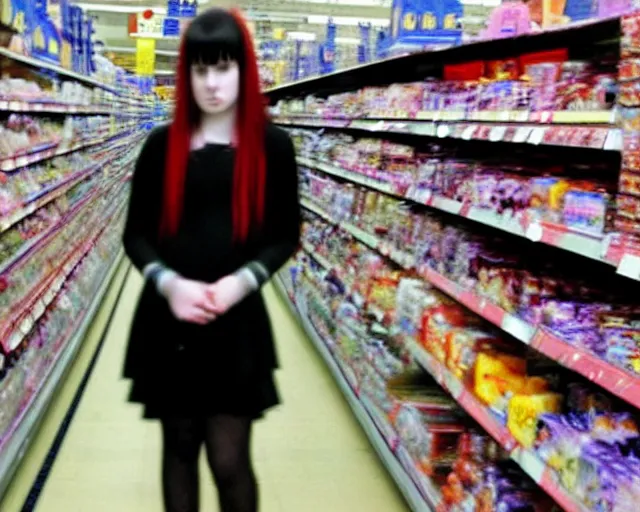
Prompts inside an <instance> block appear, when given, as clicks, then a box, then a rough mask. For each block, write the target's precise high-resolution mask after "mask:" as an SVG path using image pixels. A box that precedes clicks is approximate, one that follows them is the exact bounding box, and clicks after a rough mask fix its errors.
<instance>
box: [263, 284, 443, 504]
mask: <svg viewBox="0 0 640 512" xmlns="http://www.w3.org/2000/svg"><path fill="white" fill-rule="evenodd" d="M274 283H275V284H276V289H277V290H278V291H279V292H280V294H281V296H282V298H283V300H284V302H285V303H286V304H287V306H288V307H289V309H290V311H291V313H292V314H293V316H295V317H296V318H297V319H298V320H299V323H300V326H301V327H302V329H303V330H304V331H305V332H306V334H307V336H309V339H310V340H311V341H312V342H313V345H314V346H315V348H316V349H317V350H318V353H319V354H320V356H321V357H322V359H324V361H325V363H326V364H327V367H328V368H329V370H330V371H331V374H332V375H333V377H334V378H335V380H336V383H337V384H338V387H339V388H340V391H342V394H343V395H344V397H345V399H346V401H347V403H348V404H349V407H351V410H352V411H353V414H354V416H355V417H356V418H357V420H358V422H359V423H360V425H361V426H362V429H363V430H364V432H365V433H366V434H367V437H368V438H369V441H370V442H371V444H372V446H373V447H374V448H375V450H376V452H377V453H378V455H379V456H380V459H381V460H382V462H383V463H384V465H385V466H386V468H387V470H388V471H389V474H390V475H391V476H392V477H393V479H394V480H395V482H396V483H397V484H398V487H399V488H400V490H401V491H402V494H403V495H404V497H405V499H406V500H407V502H408V503H409V504H410V505H411V509H412V510H414V511H415V512H423V511H424V512H426V511H428V510H435V509H436V507H437V506H438V503H439V501H440V497H439V495H438V491H437V490H436V489H434V488H432V486H429V488H428V492H429V493H431V500H428V501H425V498H423V496H422V495H421V494H420V492H419V491H418V488H417V487H416V485H415V484H414V482H412V481H411V480H410V479H409V475H408V473H407V469H405V468H409V467H411V465H412V464H413V462H412V461H411V459H410V457H409V456H408V455H406V453H404V452H402V451H400V452H398V454H394V451H393V449H392V448H391V447H390V446H389V445H388V444H387V441H386V440H385V438H384V436H383V434H382V432H381V429H380V428H379V427H377V426H376V422H375V420H374V413H372V412H371V409H372V408H369V409H367V407H366V406H365V403H366V401H363V400H362V399H360V398H359V397H358V395H357V393H356V392H355V391H354V390H353V388H352V387H351V385H350V384H349V382H348V380H347V379H346V378H345V376H344V374H343V373H342V370H341V369H340V367H339V366H338V364H337V363H336V361H335V359H334V357H333V355H332V354H331V351H330V350H329V348H328V347H327V345H326V343H325V342H324V340H323V339H322V338H321V337H320V336H319V335H318V333H317V332H316V330H315V329H314V327H313V326H312V325H311V324H310V323H309V321H308V320H307V318H306V316H305V315H303V314H300V311H299V309H298V307H297V306H296V304H295V302H294V300H293V298H292V297H290V295H289V293H288V292H287V290H286V289H285V287H284V285H283V283H282V280H281V279H280V277H276V279H275V281H274ZM403 459H404V461H405V464H404V467H403V463H402V462H401V461H402V460H403Z"/></svg>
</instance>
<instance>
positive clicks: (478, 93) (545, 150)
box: [270, 6, 640, 512]
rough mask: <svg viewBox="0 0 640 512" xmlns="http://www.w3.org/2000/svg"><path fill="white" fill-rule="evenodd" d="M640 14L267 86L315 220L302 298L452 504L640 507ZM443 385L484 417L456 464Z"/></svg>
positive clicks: (414, 474) (400, 447) (573, 511)
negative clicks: (441, 447)
mask: <svg viewBox="0 0 640 512" xmlns="http://www.w3.org/2000/svg"><path fill="white" fill-rule="evenodd" d="M609 7H611V6H609ZM616 9H617V7H616ZM614 10H615V9H614ZM616 12H617V11H616ZM639 19H640V15H639V14H638V12H631V13H630V14H628V15H625V16H624V17H622V18H612V19H608V20H602V21H600V22H597V23H587V24H584V25H582V26H581V27H579V28H575V29H574V30H565V31H562V30H560V31H552V32H548V33H545V34H539V35H528V36H525V37H520V38H512V39H508V40H506V41H501V42H496V41H494V42H491V41H483V42H480V43H477V44H470V45H465V46H463V47H460V48H455V49H450V50H442V51H435V52H429V53H424V54H419V55H411V56H406V57H399V58H397V59H390V60H388V61H385V62H380V63H375V64H371V65H370V66H364V67H362V68H357V69H352V70H347V71H345V72H343V73H338V74H336V75H332V76H327V77H321V78H318V79H317V80H307V81H305V82H300V83H296V84H291V85H290V86H282V87H279V88H275V89H274V90H272V91H270V96H271V98H270V99H271V103H272V113H273V114H274V116H275V118H276V121H277V122H279V123H281V124H283V125H287V126H289V127H295V128H293V129H292V130H290V132H291V134H292V135H293V137H294V139H295V143H296V147H297V149H298V157H299V164H300V183H301V198H302V199H301V203H302V206H303V208H304V210H305V212H306V213H305V219H306V220H305V225H304V230H303V239H304V243H303V248H304V251H305V253H306V254H302V255H299V256H298V258H297V261H296V265H297V266H298V272H297V273H294V274H291V275H293V276H295V278H294V279H293V280H292V283H291V286H293V289H294V293H293V295H292V296H293V297H295V299H296V301H297V302H300V303H301V304H302V303H304V306H303V307H302V306H301V307H300V308H299V312H300V314H301V315H302V316H303V317H304V318H305V320H303V323H304V324H305V326H309V325H311V327H309V330H310V331H311V330H313V333H314V336H317V333H318V332H320V333H321V334H322V337H323V338H324V340H325V342H324V344H325V346H326V347H327V348H328V349H329V351H330V354H331V357H332V361H331V362H330V363H329V364H330V365H331V364H335V366H336V367H337V368H339V369H340V371H341V375H342V377H338V378H339V379H344V380H345V381H346V382H348V383H349V385H350V386H351V389H352V390H353V391H354V394H355V395H356V397H357V398H358V400H359V401H360V403H361V404H362V406H363V407H364V408H365V409H366V411H367V412H368V414H369V416H370V418H371V421H372V422H373V423H374V424H375V425H376V426H377V428H378V431H379V433H380V435H379V437H380V438H381V439H382V440H383V441H384V442H385V443H386V444H387V445H388V446H389V447H390V448H392V449H393V453H394V454H395V456H396V457H397V459H398V460H399V461H401V463H402V467H403V469H404V474H403V475H400V476H399V475H398V474H397V472H395V471H394V472H393V475H394V477H395V478H396V480H397V481H398V482H399V484H400V486H401V488H403V489H404V490H405V494H406V495H408V496H411V492H407V491H406V480H409V481H411V482H413V483H414V484H415V485H416V487H417V488H418V489H419V490H420V493H421V495H422V497H423V498H424V500H425V501H426V502H427V503H428V504H429V506H431V508H433V509H435V510H438V511H443V512H445V511H447V512H448V511H457V510H539V511H541V512H542V511H545V512H546V511H549V510H553V507H554V506H555V505H553V504H551V503H550V502H549V501H548V500H547V499H546V498H544V496H542V493H541V490H543V491H545V492H546V493H547V494H548V495H549V496H550V497H551V498H552V499H553V500H554V501H555V502H556V503H557V505H559V506H560V507H561V508H562V509H564V510H567V511H569V512H586V511H587V510H603V511H604V510H606V511H610V512H614V511H620V512H622V511H624V512H630V511H631V510H634V509H635V508H637V507H635V506H634V503H637V500H638V498H639V496H638V494H637V489H638V468H637V467H636V466H637V458H638V454H637V453H636V451H637V443H638V439H640V436H639V434H638V424H637V411H636V410H635V409H634V408H638V407H640V399H638V396H640V395H639V393H640V375H639V373H640V363H639V361H640V359H639V357H638V348H639V347H640V345H639V344H638V340H639V339H640V336H638V333H637V323H638V311H639V307H638V300H637V290H636V289H635V287H636V286H637V281H638V280H640V238H638V237H637V234H638V233H639V232H640V231H639V228H638V225H639V223H640V215H639V214H638V212H639V211H640V207H639V206H638V199H637V198H638V197H640V192H638V189H640V181H639V180H638V179H636V174H638V173H639V172H640V171H639V170H640V164H639V163H638V161H640V159H639V158H638V156H637V154H636V153H638V148H639V147H640V144H638V137H637V135H638V133H640V130H639V129H638V125H639V123H638V119H640V116H639V115H638V112H639V111H640V101H638V94H637V90H638V87H637V82H638V81H639V78H638V76H640V75H638V70H640V66H639V65H638V62H637V61H638V55H637V53H638V50H637V48H638V47H640V46H639V45H638V33H640V30H639V29H638V27H640V25H639V24H638V20H639ZM394 82H400V83H394ZM532 242H534V243H532ZM535 242H542V243H541V244H536V243H535ZM549 246H552V247H549ZM576 255H581V256H585V257H586V258H587V259H583V258H579V257H577V256H576ZM616 273H617V274H619V276H616ZM307 317H309V318H312V322H308V323H306V318H307ZM313 326H315V327H316V329H313ZM420 368H422V369H424V370H425V372H426V373H427V374H429V375H430V376H431V377H432V378H433V380H431V381H429V382H427V381H422V382H419V383H418V384H416V385H415V388H412V387H411V385H406V386H405V389H410V390H411V391H410V392H407V393H406V394H403V393H402V392H399V393H394V382H396V381H398V379H401V378H402V377H404V376H406V375H407V374H409V375H415V372H416V371H417V369H420ZM412 382H413V381H412ZM435 386H438V387H440V388H442V389H443V390H444V391H446V392H447V393H448V395H449V397H450V398H449V400H452V401H455V402H456V403H457V405H458V406H459V407H454V409H455V410H456V413H460V410H464V411H465V412H466V413H468V415H469V416H470V417H471V418H473V420H474V421H475V422H476V423H475V424H474V422H473V421H471V419H470V418H469V417H466V416H464V415H460V416H459V417H456V418H455V421H453V420H452V419H451V418H449V420H451V421H450V422H449V423H450V425H453V424H455V425H457V424H458V423H456V422H457V421H458V420H459V423H460V424H461V425H462V429H461V430H460V431H458V432H457V433H456V436H454V437H455V438H456V440H457V441H458V442H457V443H455V449H454V450H450V448H451V443H449V444H447V447H448V450H447V451H446V456H444V457H442V458H440V457H439V455H441V454H442V453H443V452H438V451H437V450H433V448H434V445H433V444H432V442H433V441H434V438H435V439H437V437H438V434H434V432H435V431H434V430H433V425H434V424H437V421H434V417H433V415H430V414H427V415H426V417H428V418H427V419H425V417H423V416H421V414H420V412H419V410H418V409H416V407H415V406H416V404H415V403H414V402H416V401H418V402H419V397H420V396H424V397H425V399H426V401H427V403H428V404H429V405H427V407H426V410H427V411H430V412H431V406H432V405H433V401H432V400H433V397H434V396H437V393H435V392H434V390H435V389H436V388H435ZM598 386H599V387H600V388H602V390H599V389H598ZM399 387H400V389H402V385H401V384H400V386H399ZM412 393H413V394H412ZM614 395H617V398H616V397H614ZM416 397H418V399H416ZM619 398H621V399H622V400H619ZM447 412H449V410H448V409H447ZM443 416H446V414H444V413H443ZM460 418H463V419H461V420H460ZM398 420H399V421H398ZM423 420H424V421H423ZM481 431H486V432H487V433H488V435H489V436H490V437H491V438H493V440H492V441H489V437H487V436H486V435H482V434H479V432H481ZM431 434H433V436H431ZM476 436H477V437H476ZM449 440H450V441H451V439H449ZM483 443H486V444H483ZM484 447H487V448H486V449H485V448H484ZM479 454H481V455H479ZM518 466H519V468H518ZM525 474H526V475H528V476H529V477H531V480H528V479H526V478H525V477H524V475H525ZM411 503H412V507H413V508H414V509H415V510H424V508H421V507H420V505H418V506H416V505H415V502H414V501H411ZM434 504H435V506H434Z"/></svg>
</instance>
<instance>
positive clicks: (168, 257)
mask: <svg viewBox="0 0 640 512" xmlns="http://www.w3.org/2000/svg"><path fill="white" fill-rule="evenodd" d="M265 142H266V157H267V169H266V171H267V179H266V190H265V214H264V223H263V226H262V228H261V229H260V231H259V232H258V233H257V236H256V237H255V238H252V239H250V240H249V241H248V244H247V245H246V246H242V245H240V246H237V245H235V243H234V242H233V236H232V233H233V227H232V224H233V219H232V215H231V210H232V208H231V206H232V200H233V198H232V188H233V187H232V182H233V162H234V157H233V151H232V150H231V149H230V148H228V147H226V146H223V145H218V144H211V145H207V146H206V147H204V148H202V149H200V150H196V151H194V152H192V153H191V155H190V158H189V164H188V165H189V167H188V169H187V175H186V178H185V197H184V202H183V211H182V218H181V221H180V226H179V229H178V232H177V233H176V235H175V236H173V237H170V238H168V239H162V240H160V239H159V237H158V229H159V224H160V217H161V211H162V186H163V181H164V180H163V178H164V166H165V155H166V147H167V143H168V129H167V127H161V128H158V129H156V130H154V131H153V132H152V133H151V134H150V135H149V137H148V138H147V141H146V142H145V144H144V146H143V148H142V151H141V153H140V156H139V158H138V161H137V163H136V168H135V171H134V175H133V182H132V190H131V196H130V200H129V212H128V216H127V222H126V226H125V231H124V236H123V242H124V247H125V251H126V253H127V255H128V256H129V258H130V259H131V261H132V262H133V264H134V265H135V267H136V268H137V269H138V270H140V271H143V270H144V269H145V267H146V266H147V265H149V264H151V263H160V264H163V265H166V266H167V267H168V268H171V269H172V270H175V271H176V272H178V273H179V274H181V275H183V276H185V277H187V278H189V279H196V280H201V281H205V282H215V281H216V280H217V279H219V278H220V277H223V276H224V275H227V274H229V273H232V272H234V271H236V270H238V269H239V268H241V267H243V266H246V267H248V268H249V269H250V270H251V271H252V273H253V274H254V276H255V278H256V280H257V282H258V284H259V285H262V284H264V283H265V282H266V281H268V280H269V279H270V278H271V276H272V275H273V274H274V273H275V272H276V271H277V270H278V269H279V268H280V267H281V266H282V265H283V264H284V263H285V262H286V261H287V259H288V258H290V257H291V256H292V255H293V253H294V252H295V250H296V249H297V246H298V244H299V240H300V218H301V217H300V206H299V202H298V199H299V198H298V172H297V171H298V170H297V165H296V158H295V151H294V147H293V143H292V141H291V138H290V137H289V135H288V134H287V133H286V132H285V131H284V130H282V129H280V128H277V127H275V126H273V125H269V126H267V130H266V133H265Z"/></svg>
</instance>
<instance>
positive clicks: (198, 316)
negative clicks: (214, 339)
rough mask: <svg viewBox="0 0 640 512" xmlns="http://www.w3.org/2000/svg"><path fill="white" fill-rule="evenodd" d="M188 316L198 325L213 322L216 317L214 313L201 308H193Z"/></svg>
mask: <svg viewBox="0 0 640 512" xmlns="http://www.w3.org/2000/svg"><path fill="white" fill-rule="evenodd" d="M189 318H190V320H191V321H192V322H193V323H196V324H199V325H207V324H208V323H210V322H213V321H214V320H215V319H216V315H215V314H214V313H211V312H209V311H206V310H204V309H201V308H194V310H193V311H192V312H191V314H190V315H189Z"/></svg>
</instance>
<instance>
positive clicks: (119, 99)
mask: <svg viewBox="0 0 640 512" xmlns="http://www.w3.org/2000/svg"><path fill="white" fill-rule="evenodd" d="M22 61H23V62H21V59H19V58H16V59H15V60H14V62H13V64H12V65H11V66H8V67H6V68H3V70H4V72H3V77H2V79H1V80H0V112H1V111H4V112H5V114H4V115H0V141H1V142H0V309H1V310H2V318H1V319H0V397H1V398H2V404H3V406H2V408H1V409H0V455H1V457H0V460H1V463H0V487H1V488H2V489H4V488H5V487H6V485H7V483H8V481H9V480H10V478H11V477H12V474H13V472H14V471H15V467H16V464H17V462H18V460H19V458H20V457H21V451H23V450H24V448H25V446H26V445H25V443H26V442H27V441H28V440H29V439H30V438H31V435H32V429H33V427H34V425H35V424H37V422H38V421H39V418H40V417H41V416H42V414H43V411H44V409H45V408H46V406H47V405H48V401H49V400H50V399H51V396H52V394H53V391H54V389H55V387H56V386H57V385H58V383H59V382H58V380H59V379H60V376H61V375H62V374H64V371H65V370H66V368H67V367H68V366H69V364H70V362H71V361H72V360H73V357H74V356H75V353H76V351H77V350H78V348H79V347H80V346H81V344H82V342H83V338H84V335H85V331H86V329H87V327H88V325H89V324H90V322H91V321H92V318H93V315H94V314H95V311H96V309H97V306H98V305H99V303H100V301H101V300H102V296H103V294H104V293H105V291H106V289H107V286H108V284H109V282H110V280H111V276H113V274H114V271H115V269H116V268H117V266H118V264H119V263H120V260H121V251H120V249H119V246H120V239H121V230H122V227H123V224H124V213H125V206H126V202H127V198H128V190H129V179H130V176H131V173H132V170H133V164H134V162H135V160H136V157H137V153H138V149H139V147H140V145H141V142H142V141H143V139H144V136H145V127H147V126H148V123H149V120H150V119H152V116H153V112H151V111H147V110H146V109H145V108H144V107H143V105H142V103H140V102H139V101H138V100H137V99H134V98H133V95H123V94H122V93H119V92H117V91H116V90H112V89H111V88H110V87H108V86H106V85H105V84H100V85H96V84H93V83H91V81H90V80H89V81H87V80H80V81H78V80H77V79H76V77H75V75H74V74H73V73H70V72H69V73H68V72H65V71H63V70H58V69H57V68H56V69H55V70H54V71H55V75H51V74H49V75H48V80H43V79H42V77H40V78H39V79H38V80H35V79H32V77H33V76H34V75H32V74H31V72H30V66H37V65H38V64H37V62H36V61H32V60H29V59H22ZM52 76H55V77H54V78H52Z"/></svg>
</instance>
